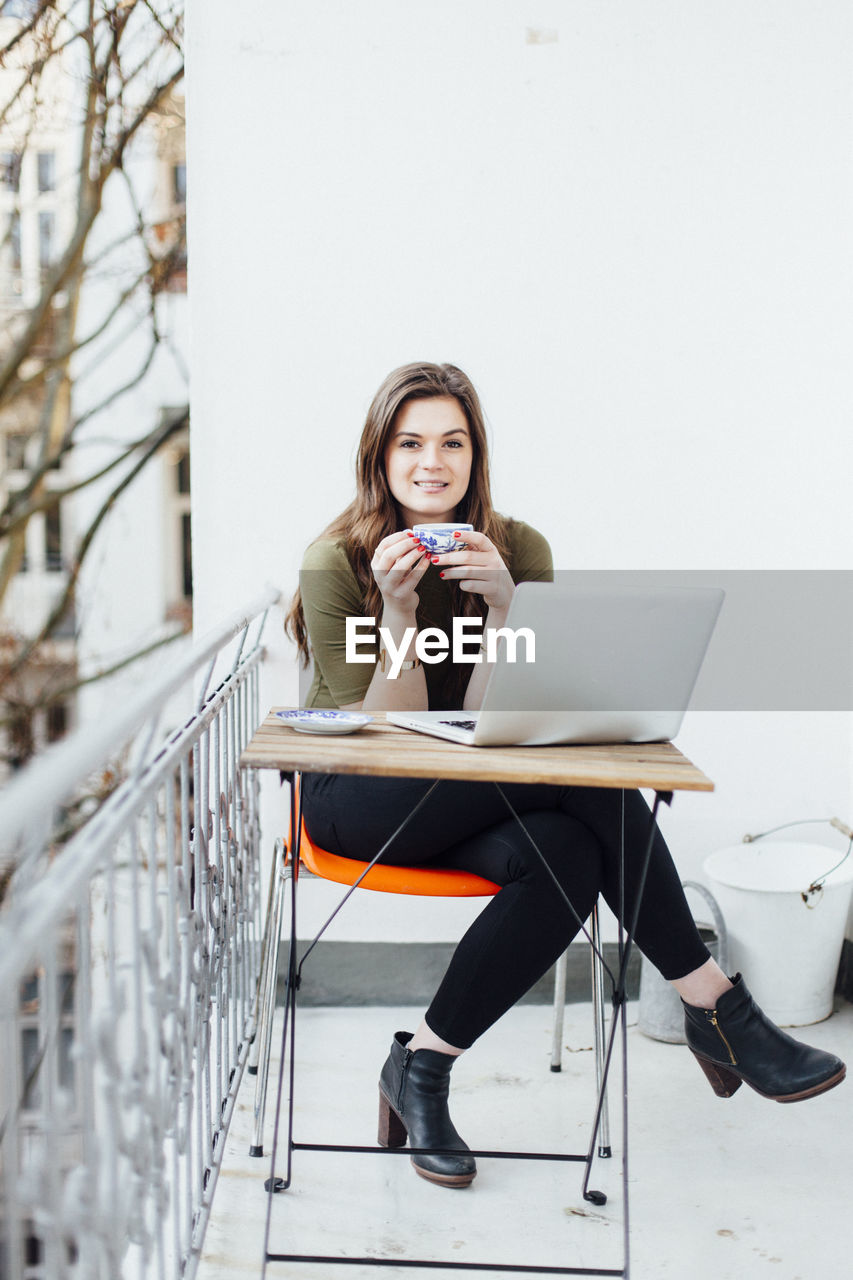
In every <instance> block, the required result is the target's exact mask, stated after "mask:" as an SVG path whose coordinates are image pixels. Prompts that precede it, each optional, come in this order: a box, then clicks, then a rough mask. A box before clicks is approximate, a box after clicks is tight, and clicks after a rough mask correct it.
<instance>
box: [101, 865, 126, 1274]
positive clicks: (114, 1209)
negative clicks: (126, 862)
mask: <svg viewBox="0 0 853 1280" xmlns="http://www.w3.org/2000/svg"><path fill="white" fill-rule="evenodd" d="M104 888H105V892H106V897H107V902H106V908H107V953H106V957H105V963H106V969H107V972H106V1000H107V1009H108V1010H109V1011H110V1013H111V1014H112V1015H113V1016H112V1018H111V1019H110V1023H109V1026H108V1027H107V1026H104V1025H103V1024H102V1025H101V1028H100V1034H101V1035H102V1036H104V1037H105V1038H107V1037H108V1038H109V1052H110V1057H109V1058H105V1057H102V1058H101V1062H102V1065H103V1068H104V1077H105V1079H104V1091H103V1098H104V1120H105V1124H106V1127H107V1130H108V1136H107V1160H106V1165H107V1168H106V1169H105V1168H104V1167H103V1165H101V1171H102V1175H104V1176H102V1179H101V1188H102V1195H103V1197H104V1200H105V1201H107V1200H108V1201H109V1203H110V1208H109V1210H108V1212H109V1213H110V1215H111V1216H113V1215H117V1214H118V1209H119V1205H118V1196H119V1186H120V1183H119V1151H120V1149H121V1139H120V1128H121V1122H120V1119H119V1109H118V1082H117V1079H116V1073H117V1071H118V1064H117V1062H116V1048H117V1046H116V1026H115V1015H116V1014H117V1012H118V1009H119V1008H120V1004H119V991H118V978H117V975H116V913H115V898H116V876H115V862H114V861H113V860H112V859H111V860H110V862H109V863H108V864H107V869H106V877H105V880H104ZM110 1138H111V1139H112V1140H110ZM106 1245H107V1255H108V1261H109V1263H110V1264H112V1265H116V1264H117V1262H118V1259H117V1258H116V1256H115V1250H114V1247H113V1245H112V1237H108V1238H107V1241H106Z"/></svg>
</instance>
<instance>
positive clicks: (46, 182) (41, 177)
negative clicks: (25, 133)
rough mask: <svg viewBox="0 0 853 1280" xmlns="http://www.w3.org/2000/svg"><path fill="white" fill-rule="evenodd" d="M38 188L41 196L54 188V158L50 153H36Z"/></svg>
mask: <svg viewBox="0 0 853 1280" xmlns="http://www.w3.org/2000/svg"><path fill="white" fill-rule="evenodd" d="M38 187H39V193H40V194H42V195H43V194H44V192H45V191H53V190H55V188H56V156H55V155H54V153H53V152H52V151H40V152H39V153H38Z"/></svg>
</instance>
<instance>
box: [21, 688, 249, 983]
mask: <svg viewBox="0 0 853 1280" xmlns="http://www.w3.org/2000/svg"><path fill="white" fill-rule="evenodd" d="M243 678H245V673H244V676H243ZM232 696H233V691H232ZM226 705H227V703H226ZM208 714H209V713H208ZM203 729H204V724H203V723H202V722H201V721H200V722H199V724H198V725H196V726H194V728H193V730H192V732H188V734H187V736H186V737H185V738H183V739H182V740H181V741H180V742H179V743H175V744H173V746H172V749H171V750H170V753H169V756H168V758H167V759H164V760H163V761H162V762H161V767H159V768H158V773H157V775H156V776H154V777H150V778H148V779H146V781H145V783H144V785H141V786H140V788H139V793H138V794H137V795H136V797H135V798H136V799H138V800H139V801H140V802H142V801H144V799H145V798H147V796H148V794H149V793H150V792H151V791H152V790H153V789H155V788H156V787H157V785H158V784H159V782H160V780H161V774H162V773H163V772H164V771H165V769H166V768H167V766H168V767H169V768H172V769H174V768H175V767H176V766H177V765H178V764H179V763H180V754H181V751H186V749H187V743H189V742H194V741H195V740H197V738H198V736H199V735H200V734H201V733H202V732H203ZM130 794H131V792H130V788H127V789H125V788H124V787H122V788H120V791H119V792H116V793H115V795H114V796H112V797H110V799H109V800H107V801H106V802H105V804H104V805H103V806H102V808H101V809H100V810H99V811H98V813H97V814H96V815H95V816H94V817H93V818H92V819H91V820H90V822H89V823H87V825H86V827H84V828H83V830H81V831H80V832H78V833H77V835H76V836H74V837H73V839H72V840H70V841H69V842H68V844H67V845H66V846H65V848H64V849H63V851H62V853H61V854H59V855H58V856H57V857H56V858H55V859H54V861H53V862H52V863H51V865H50V867H49V869H48V870H47V871H46V872H45V874H44V875H43V876H41V877H40V879H39V880H38V883H37V885H36V886H32V885H31V886H28V887H27V889H26V891H25V892H24V891H22V892H21V893H20V894H19V895H18V904H19V915H20V916H21V917H22V918H21V920H20V921H19V923H18V924H17V925H16V927H15V930H14V933H13V932H12V931H11V930H10V929H9V926H8V924H6V923H5V922H3V921H0V985H3V983H5V982H7V981H11V980H12V975H13V974H14V973H15V972H17V971H18V970H19V968H20V967H21V966H22V965H24V964H26V963H28V962H29V961H30V959H31V958H32V956H33V955H34V954H35V951H36V950H37V947H38V942H39V940H40V939H41V938H42V937H44V935H45V930H46V929H47V928H48V927H49V924H50V921H51V920H52V919H53V917H54V915H55V912H56V910H57V909H58V905H59V904H60V903H64V902H66V901H67V900H68V897H69V896H71V895H74V894H75V893H76V892H77V891H78V890H79V889H80V888H81V887H82V886H83V885H85V883H86V882H87V881H88V880H90V879H91V878H92V876H93V875H94V874H95V871H96V870H97V867H98V865H99V863H100V861H101V860H102V859H103V858H104V857H105V856H106V854H107V853H108V852H109V850H110V849H111V848H112V847H113V846H114V845H115V844H116V842H117V840H118V839H119V837H120V834H121V832H122V831H123V830H124V829H125V828H126V826H127V822H128V817H129V815H128V812H127V810H128V806H129V802H130ZM24 903H25V906H26V909H24V905H23V904H24Z"/></svg>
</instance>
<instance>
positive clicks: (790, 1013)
mask: <svg viewBox="0 0 853 1280" xmlns="http://www.w3.org/2000/svg"><path fill="white" fill-rule="evenodd" d="M839 856H840V855H838V854H836V852H835V850H833V849H830V848H827V847H826V846H825V845H817V844H793V843H787V842H782V841H768V840H762V841H761V842H760V843H755V844H738V845H733V846H732V847H731V848H729V849H720V850H718V851H717V852H716V853H712V854H711V855H710V857H708V858H706V859H705V862H704V868H705V873H706V874H707V876H708V878H709V880H710V881H711V887H712V889H713V891H714V895H715V897H716V899H717V901H718V902H719V904H720V909H721V910H722V913H723V916H724V918H725V921H726V927H727V929H728V938H729V957H730V965H731V972H733V973H734V972H740V973H742V974H743V976H744V981H745V982H746V984H747V986H748V987H749V989H750V991H751V992H752V995H753V996H754V997H755V999H756V1001H757V1002H758V1004H759V1005H761V1007H762V1009H763V1010H764V1012H765V1013H766V1014H767V1016H768V1018H772V1019H773V1021H774V1022H775V1023H777V1024H778V1025H779V1026H783V1027H802V1026H805V1025H806V1024H808V1023H810V1022H820V1021H822V1019H823V1018H828V1017H829V1015H830V1014H831V1013H832V999H833V990H834V988H835V980H836V976H837V974H838V962H839V959H840V956H841V948H842V945H843V943H844V929H845V926H846V923H847V912H848V908H849V905H850V890H851V885H853V859H848V861H847V862H845V863H843V865H842V866H840V867H838V869H837V870H835V871H833V872H832V874H831V875H826V873H827V871H829V869H830V868H831V867H834V866H835V864H836V863H837V862H838V861H839ZM816 881H817V882H821V883H822V884H823V887H822V888H820V889H817V890H811V886H812V885H813V884H814V883H815V882H816ZM810 890H811V891H810Z"/></svg>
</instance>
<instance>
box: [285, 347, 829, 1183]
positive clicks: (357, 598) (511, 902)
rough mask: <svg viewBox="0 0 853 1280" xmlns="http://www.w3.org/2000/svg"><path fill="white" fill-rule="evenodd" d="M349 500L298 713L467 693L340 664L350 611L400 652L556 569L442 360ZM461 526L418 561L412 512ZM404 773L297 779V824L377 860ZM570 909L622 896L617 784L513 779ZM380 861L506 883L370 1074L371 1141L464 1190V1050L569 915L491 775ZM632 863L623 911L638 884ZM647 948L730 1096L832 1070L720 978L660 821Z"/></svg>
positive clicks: (495, 613)
mask: <svg viewBox="0 0 853 1280" xmlns="http://www.w3.org/2000/svg"><path fill="white" fill-rule="evenodd" d="M356 479H357V484H356V495H355V498H354V499H353V501H352V502H351V503H350V505H349V506H348V507H347V508H346V510H345V511H344V512H342V513H341V515H340V516H338V518H337V519H336V520H334V521H333V522H332V524H330V525H329V526H328V528H327V529H326V530H325V532H324V533H323V534H322V535H321V536H320V537H319V538H318V539H317V540H316V541H315V542H314V543H312V544H311V546H310V547H309V548H308V550H307V551H306V554H305V558H304V561H303V567H302V571H301V574H300V588H299V591H298V592H297V593H296V596H295V597H294V601H293V604H292V606H291V610H290V613H289V615H288V619H287V628H288V631H289V634H291V635H292V636H293V637H294V638H295V639H296V641H297V644H298V647H299V650H300V652H301V654H302V656H303V658H304V659H305V660H306V661H307V659H308V657H309V654H310V655H311V656H313V659H314V677H313V682H312V684H311V688H310V691H309V693H308V696H307V699H306V705H307V706H309V707H339V708H342V709H346V710H365V711H388V710H395V709H396V710H400V709H410V710H425V709H427V708H433V709H441V710H443V709H446V710H453V709H455V710H458V709H459V708H460V707H464V708H465V709H475V708H477V707H479V705H480V703H481V701H482V697H483V693H484V690H485V685H486V681H487V679H488V667H487V665H486V664H485V663H480V664H476V665H474V666H472V665H471V664H469V663H464V664H463V663H459V664H454V663H453V661H452V656H451V655H447V657H446V659H445V660H444V661H442V662H440V663H436V664H429V665H428V666H426V667H425V666H422V665H421V664H420V663H419V662H418V660H417V658H416V656H415V654H414V641H413V640H410V643H409V650H408V652H407V653H406V655H405V660H404V662H403V669H402V670H401V671H400V672H399V674H397V676H396V678H394V679H392V678H391V674H390V664H389V663H388V662H386V661H385V660H384V655H383V654H382V653H381V652H378V653H377V655H376V662H375V665H374V666H373V667H370V666H366V665H364V664H362V663H347V662H346V657H345V622H346V618H347V617H348V616H350V617H371V618H375V619H376V620H377V626H382V627H384V628H387V629H388V632H389V634H390V635H391V636H392V637H393V640H394V644H395V646H396V647H397V648H399V646H400V645H402V643H403V641H404V638H405V636H406V634H407V631H409V633H410V634H412V631H411V629H414V633H416V632H417V630H419V629H423V628H425V627H427V626H433V627H436V626H437V627H440V628H441V629H442V630H443V631H445V632H447V633H449V632H450V630H451V629H452V619H453V617H454V616H478V617H480V618H481V619H483V621H484V622H485V624H486V626H489V627H500V626H502V625H503V624H504V623H505V621H506V613H507V609H508V607H509V603H510V599H511V597H512V593H513V589H514V586H515V584H516V583H517V582H521V581H529V580H539V581H550V580H551V579H552V576H553V569H552V563H551V552H550V548H549V546H548V543H547V542H546V540H545V538H544V537H543V536H542V535H541V534H540V533H538V532H537V531H536V530H535V529H533V528H531V527H530V526H529V525H527V524H524V523H523V522H521V521H517V520H512V519H509V518H508V517H505V516H501V515H499V514H498V513H497V512H496V511H495V510H494V508H493V506H492V501H491V494H490V487H489V473H488V451H487V444H486V431H485V425H484V420H483V413H482V409H481V407H480V402H479V399H478V397H477V393H476V391H475V390H474V388H473V386H472V384H471V382H470V381H469V380H468V378H467V377H466V376H465V374H464V373H462V371H461V370H460V369H458V368H456V367H455V366H454V365H447V364H444V365H435V364H410V365H405V366H403V367H402V368H400V369H396V370H394V371H393V372H392V373H391V374H389V376H388V377H387V378H386V379H385V381H384V383H383V384H382V386H381V387H380V388H379V391H378V392H377V394H376V396H375V397H374V400H373V403H372V404H371V406H370V409H369V411H368V415H367V420H366V423H365V426H364V430H363V432H362V436H361V442H360V445H359V449H358V456H357V460H356ZM455 521H458V522H460V523H467V524H471V525H472V526H473V532H466V533H465V535H464V547H463V549H462V550H459V551H452V552H448V553H445V554H444V555H441V556H431V555H429V554H428V553H427V552H426V551H425V550H424V548H423V547H422V546H420V544H419V543H418V542H417V540H416V539H415V537H414V535H413V533H412V526H413V525H415V524H426V523H436V524H437V523H443V524H446V523H452V522H455ZM429 785H430V784H429V782H428V781H423V780H420V779H410V778H369V777H353V776H343V775H340V776H338V775H320V774H314V775H309V776H307V777H306V778H305V779H304V781H303V807H304V817H305V823H306V826H307V828H308V832H309V834H310V836H311V839H312V840H313V841H315V842H316V843H317V844H318V845H320V846H321V847H322V848H325V849H329V850H330V851H331V852H333V853H336V854H339V855H341V856H343V857H351V858H356V859H361V860H365V861H367V860H369V859H370V858H372V857H373V856H374V854H375V852H376V849H377V848H378V847H379V846H380V845H381V844H382V843H383V842H384V841H385V840H387V839H388V838H389V836H390V835H391V834H392V832H393V831H394V830H395V829H396V828H397V827H398V826H399V825H400V824H401V823H402V821H403V820H404V818H405V817H406V816H407V815H408V814H409V813H410V812H411V810H412V809H413V808H414V806H415V805H416V804H417V803H418V801H419V800H420V799H421V798H422V796H423V795H424V793H425V791H426V790H427V789H428V787H429ZM506 791H507V794H508V795H509V798H510V800H511V801H512V804H513V806H514V807H515V809H516V812H519V813H522V814H523V815H524V820H525V825H526V826H527V828H528V830H529V831H530V833H531V835H532V836H533V838H534V840H535V841H536V844H537V845H538V846H539V848H540V849H541V851H542V852H543V854H544V856H545V859H546V861H547V863H548V866H549V868H550V871H551V872H552V873H553V874H554V875H555V876H556V877H557V879H558V880H559V882H560V884H561V885H562V887H563V889H564V890H565V892H566V894H567V896H568V898H569V900H570V901H571V902H572V904H573V906H574V908H575V911H576V912H577V915H578V917H579V918H580V919H585V918H586V917H587V916H588V915H589V912H590V910H591V909H592V906H593V904H594V902H595V901H596V899H597V897H598V896H599V894H601V895H602V896H603V897H604V898H605V900H606V901H607V902H608V903H609V904H610V905H611V907H615V906H616V903H617V886H618V862H619V850H620V847H621V830H622V822H623V811H622V807H621V793H620V792H618V791H609V790H605V789H596V788H579V787H550V786H537V785H532V784H531V785H516V786H510V787H507V788H506ZM647 826H648V809H647V807H646V805H645V802H644V801H643V799H642V797H641V796H640V795H639V794H638V793H635V792H630V793H628V794H626V795H625V804H624V830H625V840H626V843H627V845H628V847H631V846H632V845H633V844H635V843H637V842H639V841H640V840H641V839H642V837H643V834H644V832H645V831H646V830H647ZM385 861H386V862H387V863H390V864H394V865H418V864H432V865H434V866H439V867H458V868H462V869H464V870H467V871H473V872H475V873H476V874H478V875H481V876H483V877H485V878H486V879H489V880H492V881H494V882H495V883H497V884H499V885H501V886H502V887H501V889H500V892H499V893H498V894H496V895H495V897H494V898H492V899H490V900H489V902H488V904H487V905H486V907H485V908H484V909H483V911H482V912H481V913H480V915H479V916H478V917H477V919H476V920H475V921H474V923H473V924H472V925H471V927H470V928H469V929H468V931H467V932H466V934H465V936H464V937H463V938H462V939H461V941H460V943H459V945H458V946H457V948H456V950H455V952H454V955H453V957H452V959H451V962H450V965H449V967H448V970H447V973H446V974H445V976H444V978H443V979H442V982H441V984H440V986H439V988H438V991H437V992H436V994H435V996H434V998H433V1000H432V1002H431V1004H430V1007H429V1009H428V1010H427V1011H426V1014H425V1016H424V1018H423V1020H422V1021H421V1023H420V1025H419V1027H418V1029H417V1031H416V1032H415V1033H414V1035H412V1034H410V1033H408V1032H397V1033H396V1035H395V1037H394V1040H393V1043H392V1046H391V1053H390V1055H389V1057H388V1060H387V1061H386V1063H385V1065H384V1067H383V1068H382V1072H381V1075H380V1098H381V1101H380V1125H379V1132H380V1142H384V1143H394V1144H397V1143H403V1142H405V1140H406V1136H408V1138H409V1141H410V1143H411V1145H412V1146H414V1147H441V1148H447V1149H450V1150H451V1151H452V1154H450V1155H418V1156H415V1157H413V1158H412V1163H413V1164H414V1166H415V1169H416V1171H417V1172H418V1173H419V1174H420V1175H421V1176H422V1177H424V1178H428V1179H430V1180H431V1181H433V1182H438V1183H441V1184H442V1185H445V1186H450V1187H462V1186H468V1185H469V1184H470V1182H471V1181H472V1180H473V1178H474V1176H475V1174H476V1166H475V1162H474V1159H473V1157H472V1156H471V1155H470V1154H469V1152H468V1148H467V1146H466V1144H465V1142H464V1141H463V1140H462V1138H461V1137H460V1136H459V1134H458V1133H457V1132H456V1129H455V1128H454V1127H453V1124H452V1122H451V1120H450V1115H449V1111H448V1102H447V1099H448V1093H449V1080H450V1070H451V1067H452V1065H453V1062H454V1061H455V1059H456V1057H458V1055H459V1054H460V1053H462V1052H463V1051H464V1050H465V1049H466V1048H468V1047H469V1046H470V1045H471V1044H473V1042H474V1041H475V1040H476V1039H477V1038H478V1036H480V1035H482V1034H483V1032H484V1031H485V1030H486V1029H487V1028H488V1027H490V1026H491V1025H492V1024H493V1023H494V1022H495V1021H496V1020H497V1019H498V1018H499V1017H500V1016H501V1015H502V1014H503V1013H504V1012H505V1011H506V1010H507V1009H508V1008H510V1006H511V1005H513V1004H514V1003H515V1001H516V1000H517V999H518V998H519V997H520V996H521V995H523V993H524V992H525V991H527V990H528V989H529V988H530V987H531V986H532V985H533V983H534V982H536V981H537V979H538V978H540V977H541V976H542V974H543V973H545V972H546V970H547V969H548V968H549V966H550V965H551V964H552V963H553V962H554V960H556V958H557V957H558V956H559V955H560V954H561V953H562V952H563V951H564V950H565V948H566V946H567V945H568V943H569V942H570V941H571V939H572V937H573V936H574V934H575V932H576V929H577V926H576V923H575V919H574V916H573V915H572V914H571V913H570V912H569V910H568V908H567V907H566V906H565V905H564V904H563V902H562V901H561V900H560V899H559V897H558V895H557V894H556V893H555V892H554V890H553V884H552V881H551V879H550V875H549V873H548V871H547V870H546V869H545V868H543V867H542V865H541V863H540V862H539V860H538V858H537V857H536V855H535V854H531V851H530V846H529V843H528V842H527V840H526V839H525V837H524V835H523V833H521V832H520V831H519V828H518V826H517V824H516V823H515V822H514V821H513V820H512V819H510V820H508V819H507V818H506V810H505V808H504V807H503V804H502V801H501V799H500V796H499V795H498V794H497V792H496V791H495V789H494V788H493V787H492V786H491V785H490V784H488V783H478V782H470V783H469V782H443V783H442V784H441V786H440V787H439V788H438V789H437V790H436V791H435V792H434V793H433V795H432V796H431V797H430V798H429V799H428V800H427V801H426V803H425V805H424V807H423V808H422V810H421V813H420V818H419V821H418V823H417V826H416V827H414V826H413V827H409V828H407V829H406V832H405V834H404V836H403V839H402V840H401V842H400V847H399V848H397V847H395V846H394V845H392V846H391V848H390V849H389V851H388V852H387V854H386V855H385ZM635 874H636V873H635V870H634V868H633V867H632V866H631V865H630V863H629V865H628V867H627V868H626V885H625V915H626V917H627V918H630V917H631V915H632V910H633V906H632V904H633V902H634V901H635V897H636V891H637V885H636V883H635V879H634V876H635ZM636 941H637V945H638V946H639V947H640V949H641V950H642V951H643V952H644V953H645V954H646V955H647V956H648V957H649V959H650V960H651V961H652V963H653V964H655V965H656V966H657V968H658V969H659V970H660V972H661V973H662V974H663V975H664V977H666V978H668V979H669V980H670V981H672V983H673V985H674V986H675V988H676V990H677V991H678V992H679V994H680V995H681V997H682V1000H683V1002H684V1008H685V1026H686V1034H687V1040H688V1044H689V1046H690V1048H691V1050H692V1051H693V1052H694V1054H695V1055H696V1057H697V1058H698V1060H699V1062H700V1065H701V1066H702V1068H703V1070H704V1071H705V1073H706V1075H708V1078H709V1079H710V1081H711V1083H712V1086H713V1087H714V1088H715V1090H716V1091H717V1092H718V1093H720V1094H721V1096H729V1094H730V1093H732V1092H734V1089H735V1088H737V1087H738V1086H739V1084H740V1082H741V1080H744V1081H746V1083H747V1084H749V1085H751V1087H752V1088H754V1089H755V1090H756V1091H757V1092H759V1093H761V1094H762V1095H763V1096H765V1097H769V1098H774V1099H776V1100H777V1101H781V1102H793V1101H798V1100H800V1099H803V1098H808V1097H812V1096H814V1095H815V1094H818V1093H822V1092H824V1091H825V1090H826V1089H829V1088H832V1087H833V1086H834V1085H836V1084H839V1083H840V1082H841V1080H842V1079H843V1078H844V1074H845V1067H844V1064H843V1063H842V1062H841V1061H840V1060H839V1059H838V1058H836V1057H835V1056H834V1055H833V1054H829V1053H824V1052H823V1051H821V1050H817V1049H812V1048H810V1047H809V1046H807V1045H803V1044H800V1043H799V1042H798V1041H796V1040H794V1039H792V1038H791V1037H790V1036H788V1035H786V1034H785V1033H784V1032H782V1031H780V1030H779V1029H778V1028H777V1027H775V1026H774V1025H773V1023H771V1022H770V1021H769V1020H768V1019H767V1018H766V1017H765V1015H764V1014H763V1013H762V1012H761V1010H760V1009H759V1008H758V1007H757V1006H756V1005H755V1003H754V1001H753V1000H752V998H751V996H750V995H749V992H748V991H747V989H746V986H745V985H744V983H743V981H742V980H741V978H740V976H739V975H736V976H735V978H733V979H732V980H730V979H729V978H727V977H726V975H725V974H724V973H723V972H722V971H721V970H720V969H719V967H718V966H717V964H716V963H715V961H714V960H713V959H712V958H711V957H710V955H709V953H708V950H707V948H706V947H705V944H704V943H703V942H702V940H701V938H700V936H699V934H698V932H697V929H696V926H695V924H694V921H693V917H692V914H691V912H690V909H689V907H688V905H687V902H686V900H685V897H684V893H683V891H682V888H681V882H680V879H679V876H678V873H677V871H676V869H675V866H674V864H673V861H672V858H671V856H670V853H669V850H668V849H667V846H666V843H665V842H664V839H663V837H662V835H661V834H660V832H659V831H658V832H657V833H656V835H655V839H654V843H653V848H652V856H651V862H650V866H649V870H648V875H647V879H646V885H645V890H644V893H643V896H642V901H641V907H640V913H639V917H638V923H637V930H636Z"/></svg>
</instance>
